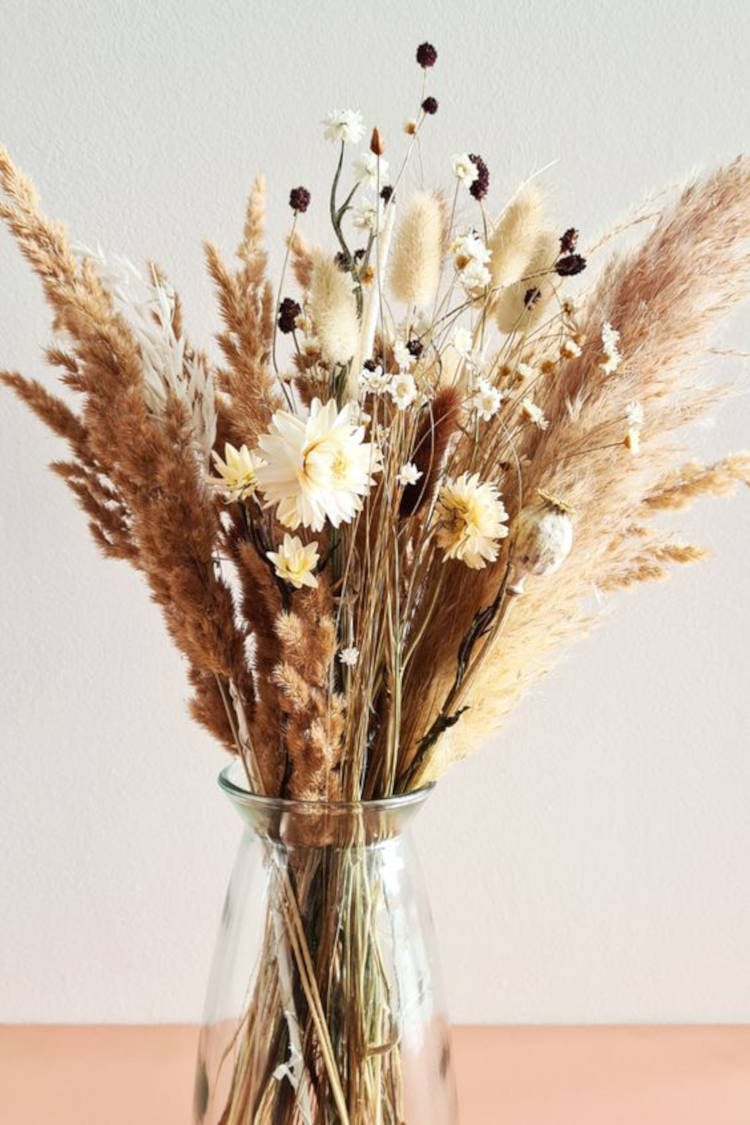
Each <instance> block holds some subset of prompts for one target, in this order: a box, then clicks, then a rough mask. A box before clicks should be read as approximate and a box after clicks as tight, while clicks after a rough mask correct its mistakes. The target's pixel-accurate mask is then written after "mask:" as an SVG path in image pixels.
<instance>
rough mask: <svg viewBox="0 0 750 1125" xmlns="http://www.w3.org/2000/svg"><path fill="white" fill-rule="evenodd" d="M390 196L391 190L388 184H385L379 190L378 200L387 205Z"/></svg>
mask: <svg viewBox="0 0 750 1125" xmlns="http://www.w3.org/2000/svg"><path fill="white" fill-rule="evenodd" d="M392 195H393V188H392V187H391V185H390V184H386V185H385V187H383V188H381V189H380V198H381V199H382V200H383V202H384V203H387V202H388V200H389V199H390V198H391V196H392Z"/></svg>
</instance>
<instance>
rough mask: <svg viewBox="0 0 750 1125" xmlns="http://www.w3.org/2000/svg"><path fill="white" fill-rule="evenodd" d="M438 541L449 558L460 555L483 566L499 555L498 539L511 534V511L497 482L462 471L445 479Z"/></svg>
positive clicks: (440, 496)
mask: <svg viewBox="0 0 750 1125" xmlns="http://www.w3.org/2000/svg"><path fill="white" fill-rule="evenodd" d="M437 519H438V524H437V535H436V539H437V543H438V546H439V547H442V549H443V551H444V553H445V558H446V559H460V560H461V561H462V562H464V563H466V565H467V566H468V567H471V568H472V570H481V568H482V567H483V566H486V564H487V563H488V562H494V560H495V559H496V558H497V553H498V543H499V541H500V540H501V539H504V538H505V536H506V535H507V534H508V527H507V524H506V521H507V519H508V513H507V512H506V510H505V505H504V504H503V502H502V500H501V499H500V494H499V492H498V490H497V488H496V486H495V485H494V484H492V483H490V482H486V481H485V482H482V481H480V480H479V474H478V473H473V474H469V473H462V474H461V476H460V477H458V478H457V479H456V480H446V481H445V483H444V484H443V486H442V488H441V489H440V492H439V494H438V502H437Z"/></svg>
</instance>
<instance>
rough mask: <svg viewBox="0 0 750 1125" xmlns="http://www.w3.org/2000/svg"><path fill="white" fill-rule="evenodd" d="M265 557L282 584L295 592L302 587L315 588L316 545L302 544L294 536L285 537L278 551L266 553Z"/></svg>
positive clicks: (317, 556)
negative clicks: (292, 588) (286, 583)
mask: <svg viewBox="0 0 750 1125" xmlns="http://www.w3.org/2000/svg"><path fill="white" fill-rule="evenodd" d="M266 556H267V558H269V559H270V560H271V562H272V563H273V565H274V569H275V571H276V574H277V575H278V577H279V578H281V580H282V581H283V582H288V583H289V585H290V586H294V588H295V589H296V590H300V589H301V588H302V587H303V586H317V584H318V580H317V578H316V577H315V575H314V574H313V571H314V570H315V567H316V566H317V565H318V559H319V557H320V556H319V555H318V544H317V543H315V542H312V543H307V544H305V545H303V544H302V540H301V539H299V538H298V537H297V536H296V535H285V536H284V542H283V543H282V544H281V546H280V547H279V549H278V551H266Z"/></svg>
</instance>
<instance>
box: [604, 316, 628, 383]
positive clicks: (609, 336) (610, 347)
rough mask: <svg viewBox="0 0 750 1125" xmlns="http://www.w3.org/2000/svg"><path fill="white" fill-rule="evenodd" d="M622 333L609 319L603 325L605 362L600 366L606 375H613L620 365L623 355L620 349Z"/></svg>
mask: <svg viewBox="0 0 750 1125" xmlns="http://www.w3.org/2000/svg"><path fill="white" fill-rule="evenodd" d="M619 343H620V333H619V332H618V331H617V329H616V328H613V327H612V325H611V324H610V323H609V321H605V322H604V324H603V325H602V351H603V352H604V362H603V363H601V364H600V365H599V366H600V367H601V369H602V371H603V372H604V374H605V375H611V374H612V373H613V372H614V371H616V370H617V368H618V367H619V366H620V362H621V360H622V356H621V354H620V349H619V346H618V345H619Z"/></svg>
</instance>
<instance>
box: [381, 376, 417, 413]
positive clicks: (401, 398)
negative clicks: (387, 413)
mask: <svg viewBox="0 0 750 1125" xmlns="http://www.w3.org/2000/svg"><path fill="white" fill-rule="evenodd" d="M388 391H389V393H390V396H391V398H392V399H393V401H394V402H395V404H396V406H397V407H398V409H399V410H406V408H407V406H411V404H412V403H413V402H414V400H415V399H416V397H417V384H416V383H415V382H414V376H413V375H410V374H409V373H408V372H407V371H400V372H399V373H398V375H394V376H393V378H392V379H391V381H390V385H389V387H388Z"/></svg>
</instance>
